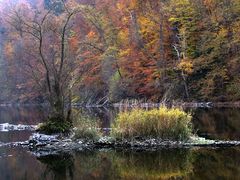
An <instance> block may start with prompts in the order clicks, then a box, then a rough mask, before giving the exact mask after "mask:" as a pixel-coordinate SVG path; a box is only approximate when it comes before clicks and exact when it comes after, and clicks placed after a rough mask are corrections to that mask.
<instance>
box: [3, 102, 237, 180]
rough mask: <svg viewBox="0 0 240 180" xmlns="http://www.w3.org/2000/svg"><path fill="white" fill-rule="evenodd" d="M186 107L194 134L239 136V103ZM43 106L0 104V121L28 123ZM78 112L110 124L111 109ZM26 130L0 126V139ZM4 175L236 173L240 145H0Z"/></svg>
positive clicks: (81, 176)
mask: <svg viewBox="0 0 240 180" xmlns="http://www.w3.org/2000/svg"><path fill="white" fill-rule="evenodd" d="M76 111H77V110H76ZM78 111H79V110H78ZM188 111H189V110H188ZM190 111H191V113H192V114H193V117H194V119H193V122H194V128H195V130H196V132H197V133H198V134H199V135H200V136H204V137H208V138H212V139H226V140H227V139H232V140H240V109H230V108H228V109H226V108H223V109H195V110H190ZM45 112H46V111H45V110H44V109H41V108H39V107H32V108H29V107H25V108H24V107H14V108H11V107H0V124H1V123H9V124H25V125H27V124H31V125H34V124H37V123H38V122H40V121H41V120H42V119H44V118H45V116H46V113H45ZM80 114H81V115H82V116H89V117H90V118H91V119H93V120H95V121H99V122H100V124H101V126H102V127H110V124H111V123H112V122H113V121H114V117H115V115H116V111H114V110H107V109H100V110H98V109H90V110H86V109H85V110H80ZM31 133H32V132H30V131H9V132H0V142H4V143H6V142H16V141H24V140H27V139H28V137H29V136H30V135H31ZM5 179H6V180H12V179H14V180H15V179H29V180H32V179H33V180H34V179H56V180H58V179H60V180H61V179H88V180H90V179H104V180H105V179H129V180H132V179H204V180H205V179H217V180H218V179H220V180H221V179H240V148H218V149H212V148H193V149H162V150H158V151H152V152H149V151H148V152H135V151H130V150H128V151H115V150H106V149H103V150H98V151H81V152H72V153H70V154H61V155H58V156H46V157H41V158H37V157H35V156H33V155H32V154H31V153H30V152H29V151H28V149H23V148H6V147H0V180H5Z"/></svg>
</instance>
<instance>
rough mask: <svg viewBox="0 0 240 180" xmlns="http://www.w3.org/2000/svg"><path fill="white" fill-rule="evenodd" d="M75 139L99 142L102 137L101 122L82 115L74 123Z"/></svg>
mask: <svg viewBox="0 0 240 180" xmlns="http://www.w3.org/2000/svg"><path fill="white" fill-rule="evenodd" d="M74 127H75V128H74V133H75V135H74V138H75V139H90V140H97V139H98V138H100V137H101V136H102V133H101V128H100V127H99V122H98V120H96V119H92V118H91V117H88V116H84V115H80V116H78V118H76V119H75V121H74Z"/></svg>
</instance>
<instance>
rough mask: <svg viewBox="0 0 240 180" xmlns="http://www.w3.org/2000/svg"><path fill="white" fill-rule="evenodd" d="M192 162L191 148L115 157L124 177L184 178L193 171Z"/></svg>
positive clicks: (120, 172) (119, 170) (115, 161)
mask: <svg viewBox="0 0 240 180" xmlns="http://www.w3.org/2000/svg"><path fill="white" fill-rule="evenodd" d="M192 162H193V158H192V154H191V152H190V151H189V150H162V151H160V152H154V153H151V152H148V153H133V154H128V155H127V154H120V156H116V157H115V159H114V163H116V164H117V167H118V172H119V174H120V177H121V178H123V179H169V178H183V177H185V176H187V175H188V174H189V173H191V172H192V170H193V166H192Z"/></svg>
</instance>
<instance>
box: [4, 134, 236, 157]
mask: <svg viewBox="0 0 240 180" xmlns="http://www.w3.org/2000/svg"><path fill="white" fill-rule="evenodd" d="M2 146H4V145H2ZM2 146H0V147H2ZM5 146H8V147H24V148H28V149H29V151H30V152H31V153H33V154H35V155H37V156H45V155H54V154H61V153H66V152H68V153H69V152H73V151H84V150H92V151H94V150H99V149H116V150H137V151H156V150H160V149H172V148H180V149H181V148H230V147H240V141H223V140H209V139H205V138H201V137H196V136H193V137H191V138H190V139H189V140H187V141H172V140H162V139H154V138H145V139H144V138H136V139H121V140H116V139H114V138H111V137H108V136H105V137H101V138H100V139H98V140H90V139H72V138H70V137H67V138H63V137H61V135H45V134H38V133H35V134H33V135H32V136H31V137H30V138H29V140H28V141H25V142H15V143H12V144H9V143H8V144H6V145H5Z"/></svg>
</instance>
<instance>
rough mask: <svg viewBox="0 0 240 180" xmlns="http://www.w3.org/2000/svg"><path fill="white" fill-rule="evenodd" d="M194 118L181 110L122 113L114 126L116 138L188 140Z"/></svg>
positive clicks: (162, 108)
mask: <svg viewBox="0 0 240 180" xmlns="http://www.w3.org/2000/svg"><path fill="white" fill-rule="evenodd" d="M191 119H192V116H191V115H190V114H188V113H186V112H184V111H183V110H181V109H179V108H171V109H168V108H166V107H160V108H159V109H152V110H149V111H147V110H143V109H133V110H131V111H127V112H120V113H119V114H118V116H117V118H116V122H115V123H114V124H113V126H112V136H115V137H116V138H134V137H144V138H162V139H168V140H186V139H188V138H189V137H190V136H191V134H192V124H191Z"/></svg>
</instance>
